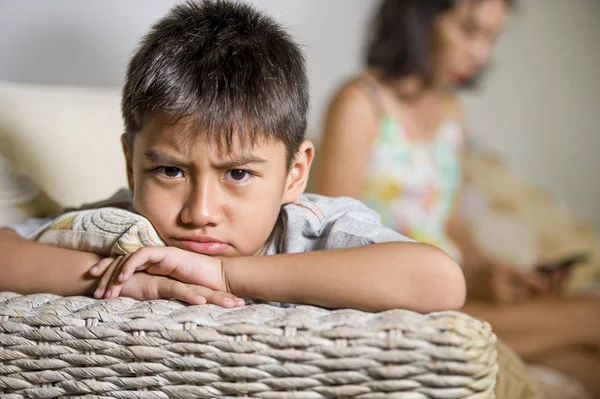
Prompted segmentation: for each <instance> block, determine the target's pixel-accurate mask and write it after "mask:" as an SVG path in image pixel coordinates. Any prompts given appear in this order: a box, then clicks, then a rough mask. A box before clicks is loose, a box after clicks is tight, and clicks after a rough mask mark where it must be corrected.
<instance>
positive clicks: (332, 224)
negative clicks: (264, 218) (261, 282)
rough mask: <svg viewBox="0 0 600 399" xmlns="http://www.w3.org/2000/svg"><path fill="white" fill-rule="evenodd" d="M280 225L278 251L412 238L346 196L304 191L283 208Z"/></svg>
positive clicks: (307, 249)
mask: <svg viewBox="0 0 600 399" xmlns="http://www.w3.org/2000/svg"><path fill="white" fill-rule="evenodd" d="M280 224H281V225H280V228H279V231H278V232H277V234H276V235H277V236H278V238H279V242H278V245H277V246H278V248H279V251H277V252H278V253H294V252H308V251H316V250H327V249H341V248H352V247H359V246H363V245H368V244H375V243H384V242H412V241H413V240H411V239H409V238H407V237H405V236H403V235H402V234H400V233H398V232H396V231H395V230H393V229H390V228H388V227H386V226H384V225H383V224H381V219H380V216H379V214H378V213H377V212H375V211H374V210H372V209H370V208H368V207H367V206H366V205H364V204H363V203H362V202H360V201H358V200H356V199H353V198H349V197H337V198H331V197H324V196H320V195H316V194H306V195H305V196H303V197H301V198H300V199H298V200H297V201H295V202H293V203H292V204H289V205H286V206H285V207H284V208H283V211H282V214H281V223H280Z"/></svg>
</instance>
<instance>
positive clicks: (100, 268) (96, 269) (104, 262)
mask: <svg viewBox="0 0 600 399" xmlns="http://www.w3.org/2000/svg"><path fill="white" fill-rule="evenodd" d="M113 261H114V258H103V259H101V260H100V261H99V262H98V263H96V264H95V265H94V266H93V267H92V268H91V269H90V272H89V273H90V276H94V277H99V276H101V275H102V274H103V273H104V272H105V271H106V269H108V267H109V266H110V264H111V263H112V262H113Z"/></svg>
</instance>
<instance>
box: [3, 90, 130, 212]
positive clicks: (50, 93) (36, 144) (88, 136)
mask: <svg viewBox="0 0 600 399" xmlns="http://www.w3.org/2000/svg"><path fill="white" fill-rule="evenodd" d="M119 103H120V93H119V90H117V89H98V88H71V87H60V86H38V85H24V84H15V83H7V82H2V81H0V153H1V154H2V155H4V156H5V157H6V158H7V159H8V160H9V161H10V162H11V163H12V164H13V165H14V166H15V167H16V168H17V169H19V170H20V171H22V172H24V173H26V174H28V175H30V176H31V177H32V178H33V180H34V181H35V182H37V183H38V184H39V185H40V187H41V188H42V189H43V191H45V192H46V193H48V194H49V196H50V197H52V198H54V199H56V200H57V201H58V202H59V203H61V204H63V205H65V206H76V205H79V204H81V203H83V202H92V201H96V200H98V198H105V197H107V196H108V195H110V194H111V193H113V192H115V191H116V190H117V189H118V188H119V187H123V186H125V185H126V177H125V166H124V165H125V164H124V160H123V156H122V154H121V145H120V141H119V137H120V135H121V133H122V132H123V125H122V121H121V116H120V108H119V107H120V105H119Z"/></svg>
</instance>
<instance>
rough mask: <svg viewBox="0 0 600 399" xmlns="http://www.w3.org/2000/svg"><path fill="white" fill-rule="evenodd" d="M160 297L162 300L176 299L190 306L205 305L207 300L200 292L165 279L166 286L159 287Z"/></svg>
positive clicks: (178, 282)
mask: <svg viewBox="0 0 600 399" xmlns="http://www.w3.org/2000/svg"><path fill="white" fill-rule="evenodd" d="M159 296H160V297H161V298H166V299H168V298H175V299H178V300H180V301H184V302H187V303H189V304H190V305H204V304H206V302H207V300H206V297H205V296H204V295H201V294H200V293H199V292H198V290H195V289H192V288H191V287H190V286H188V285H187V284H184V283H182V282H180V281H175V280H169V279H167V278H165V284H161V286H160V287H159Z"/></svg>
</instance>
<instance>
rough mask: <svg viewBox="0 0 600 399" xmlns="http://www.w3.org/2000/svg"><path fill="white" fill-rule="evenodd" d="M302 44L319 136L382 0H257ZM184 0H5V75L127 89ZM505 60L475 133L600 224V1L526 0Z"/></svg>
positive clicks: (468, 98) (0, 63)
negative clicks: (154, 37)
mask: <svg viewBox="0 0 600 399" xmlns="http://www.w3.org/2000/svg"><path fill="white" fill-rule="evenodd" d="M249 1H251V2H252V3H254V4H256V5H257V6H258V7H259V8H262V9H266V10H268V11H269V12H270V13H271V14H272V15H274V16H275V17H277V18H278V19H280V20H281V21H282V22H283V23H284V24H286V25H287V26H289V27H290V29H291V31H292V33H293V34H294V35H295V36H296V37H297V39H298V41H299V42H300V43H302V44H303V45H304V49H305V51H306V54H307V58H308V66H309V74H310V79H311V85H312V89H311V93H312V117H311V122H310V131H309V135H311V136H315V135H316V134H317V132H318V129H319V125H320V119H321V116H322V112H323V107H324V106H325V104H326V102H327V99H328V96H329V95H330V93H331V92H332V91H333V90H334V88H335V87H336V85H338V84H339V82H340V81H341V80H342V79H343V78H344V77H345V76H347V75H349V74H350V73H352V72H353V71H356V70H357V69H358V68H359V66H360V60H359V55H360V52H361V51H360V50H361V49H360V48H361V44H362V37H363V31H364V29H363V28H364V24H365V21H366V18H367V16H368V15H370V12H371V7H372V6H374V5H375V4H376V2H375V1H374V0H249ZM174 3H176V1H174V0H52V1H47V0H20V1H17V0H0V79H5V80H13V81H23V82H39V83H49V84H74V85H95V86H111V87H118V86H120V84H121V82H122V78H123V75H124V71H125V66H126V63H127V59H128V57H129V56H130V55H131V52H132V51H133V49H134V46H135V44H136V43H137V41H138V40H139V38H140V37H141V36H142V35H143V34H144V33H145V31H146V30H147V29H148V27H149V26H150V25H151V24H152V23H153V22H154V21H156V20H157V19H158V18H160V17H161V16H162V15H164V13H165V12H166V10H168V9H169V8H170V7H171V6H172V5H173V4H174ZM518 3H519V6H518V9H517V10H516V11H515V12H514V13H513V15H512V16H511V18H510V20H509V23H508V26H507V29H506V33H505V34H504V35H503V37H502V38H501V39H500V41H499V45H498V49H497V52H496V55H497V56H496V60H495V61H496V65H495V68H494V69H493V70H492V71H491V73H490V74H489V76H488V77H487V79H486V81H485V82H484V85H483V90H482V91H480V92H479V93H476V94H469V95H465V96H464V99H465V104H466V106H467V110H468V112H469V116H470V120H471V127H472V129H471V134H472V136H474V137H475V138H476V139H477V140H478V141H480V142H481V143H482V144H483V145H485V146H488V147H491V148H493V149H496V150H499V151H500V152H502V153H503V154H504V155H505V156H506V157H508V159H509V161H510V162H511V163H512V165H513V166H514V168H515V169H516V170H517V171H519V172H520V173H522V174H523V175H525V176H526V177H528V178H530V179H532V180H533V181H534V182H535V183H537V184H538V185H540V186H541V187H543V188H545V189H547V190H548V191H549V192H551V193H552V194H554V195H556V196H558V197H559V198H562V199H563V200H564V201H565V202H566V203H567V204H569V205H570V206H571V207H572V208H573V209H574V210H575V212H576V213H577V214H578V215H579V216H580V217H581V218H584V219H586V220H589V221H591V222H592V223H593V224H594V225H595V227H596V228H597V229H598V231H600V184H599V183H600V178H599V177H598V176H600V161H599V160H598V157H597V156H596V151H598V149H600V72H599V71H600V2H598V1H595V0H520V1H519V2H518Z"/></svg>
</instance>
